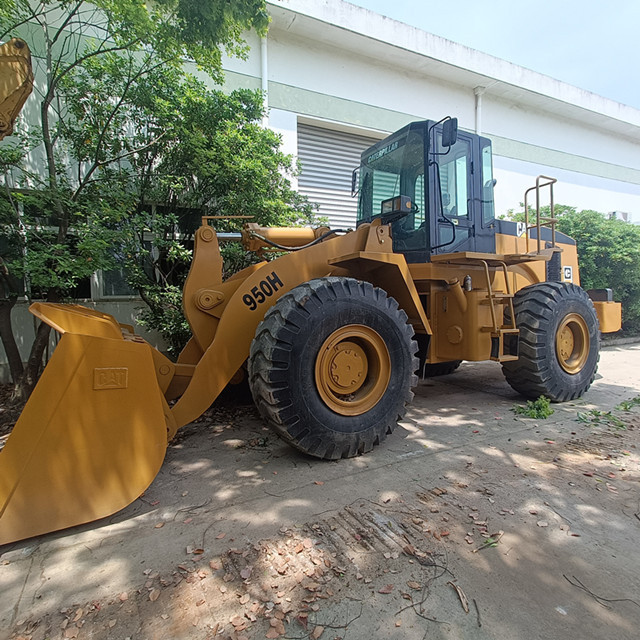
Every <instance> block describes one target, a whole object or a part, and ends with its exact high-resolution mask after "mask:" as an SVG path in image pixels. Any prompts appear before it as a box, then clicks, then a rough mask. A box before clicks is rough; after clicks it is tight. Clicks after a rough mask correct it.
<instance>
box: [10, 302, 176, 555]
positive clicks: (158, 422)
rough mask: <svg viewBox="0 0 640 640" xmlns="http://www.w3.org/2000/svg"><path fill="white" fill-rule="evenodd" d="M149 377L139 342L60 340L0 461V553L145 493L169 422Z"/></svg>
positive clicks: (148, 359) (146, 353) (150, 368)
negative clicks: (8, 545)
mask: <svg viewBox="0 0 640 640" xmlns="http://www.w3.org/2000/svg"><path fill="white" fill-rule="evenodd" d="M43 311H44V310H43ZM57 311H58V310H56V313H57ZM96 327H97V333H100V331H101V329H102V327H101V326H100V323H96ZM154 369H155V367H154V361H153V357H152V354H151V347H150V346H149V345H147V344H145V343H141V342H136V341H130V340H123V339H122V337H120V338H105V337H96V336H95V335H79V334H73V333H65V334H64V335H63V336H62V337H61V339H60V342H59V344H58V345H57V347H56V349H55V351H54V353H53V356H52V358H51V360H50V362H49V363H48V365H47V367H46V368H45V370H44V373H43V375H42V378H41V379H40V381H39V382H38V385H37V386H36V388H35V390H34V391H33V394H32V395H31V398H30V400H29V402H28V403H27V405H26V407H25V409H24V411H23V412H22V415H21V416H20V419H19V420H18V422H17V423H16V425H15V427H14V429H13V431H12V433H11V435H10V436H9V438H8V440H7V443H6V445H5V447H4V449H3V450H2V451H1V452H0V544H4V543H7V542H12V541H15V540H20V539H23V538H28V537H30V536H34V535H38V534H41V533H46V532H49V531H56V530H58V529H63V528H66V527H70V526H73V525H77V524H82V523H85V522H90V521H92V520H96V519H98V518H102V517H104V516H108V515H111V514H112V513H115V512H116V511H118V510H120V509H122V508H124V507H126V506H127V505H128V504H130V503H131V502H132V501H133V500H135V499H136V498H137V497H138V496H139V495H140V494H141V493H142V492H143V491H144V490H145V489H146V488H147V487H148V486H149V484H150V483H151V482H152V480H153V479H154V478H155V476H156V474H157V473H158V470H159V469H160V466H161V465H162V461H163V459H164V455H165V451H166V447H167V419H170V414H169V411H168V407H167V406H166V402H164V398H163V397H162V394H161V392H160V388H159V386H158V383H157V382H156V376H155V373H154Z"/></svg>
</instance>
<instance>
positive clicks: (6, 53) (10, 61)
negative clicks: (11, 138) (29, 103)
mask: <svg viewBox="0 0 640 640" xmlns="http://www.w3.org/2000/svg"><path fill="white" fill-rule="evenodd" d="M32 90H33V70H32V68H31V52H30V51H29V47H28V46H27V43H26V42H25V41H24V40H20V38H12V39H11V40H9V41H8V42H5V43H4V44H3V45H1V46H0V140H2V139H3V138H4V137H5V136H8V135H11V133H12V132H13V124H14V122H15V119H16V118H17V117H18V114H19V113H20V111H21V110H22V107H23V106H24V103H25V102H26V100H27V98H28V97H29V95H30V94H31V91H32Z"/></svg>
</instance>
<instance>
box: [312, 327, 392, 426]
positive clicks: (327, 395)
mask: <svg viewBox="0 0 640 640" xmlns="http://www.w3.org/2000/svg"><path fill="white" fill-rule="evenodd" d="M390 377H391V358H390V356H389V351H388V349H387V346H386V344H385V343H384V340H383V339H382V337H381V336H380V335H379V334H378V333H377V332H376V331H374V330H373V329H371V328H370V327H366V326H364V325H348V326H345V327H341V328H340V329H337V330H336V331H334V332H333V333H332V334H331V335H330V336H329V337H328V338H327V339H326V340H325V341H324V343H323V344H322V346H321V348H320V351H319V352H318V356H317V358H316V365H315V379H316V388H317V389H318V393H319V394H320V397H321V398H322V400H323V401H324V403H325V404H326V405H327V406H328V407H329V408H330V409H331V410H333V411H335V412H336V413H339V414H341V415H347V416H354V415H360V414H362V413H365V412H366V411H369V410H370V409H372V408H373V407H374V406H375V405H376V404H377V403H378V402H379V401H380V399H381V398H382V396H383V395H384V392H385V391H386V389H387V385H388V384H389V379H390Z"/></svg>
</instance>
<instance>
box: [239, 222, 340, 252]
mask: <svg viewBox="0 0 640 640" xmlns="http://www.w3.org/2000/svg"><path fill="white" fill-rule="evenodd" d="M328 231H329V229H328V227H318V228H316V229H312V228H310V227H262V226H260V225H259V224H255V223H253V222H250V223H249V224H247V225H245V228H244V230H243V232H242V244H243V246H244V248H245V249H246V250H247V251H261V250H262V249H276V250H277V249H278V247H275V246H274V244H275V245H280V246H281V247H302V246H304V245H307V244H309V243H310V242H313V241H314V240H315V239H317V238H319V237H320V236H321V235H322V234H324V233H327V232H328Z"/></svg>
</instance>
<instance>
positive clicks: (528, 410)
mask: <svg viewBox="0 0 640 640" xmlns="http://www.w3.org/2000/svg"><path fill="white" fill-rule="evenodd" d="M511 410H512V411H513V412H514V413H515V414H517V415H519V416H526V417H527V418H535V419H536V420H544V419H546V418H548V417H549V416H550V415H551V414H552V413H553V409H552V408H551V402H550V401H549V398H547V397H545V396H540V397H539V398H538V399H537V400H527V404H526V405H525V406H524V407H523V406H522V405H519V404H516V405H514V406H513V407H512V408H511Z"/></svg>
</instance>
